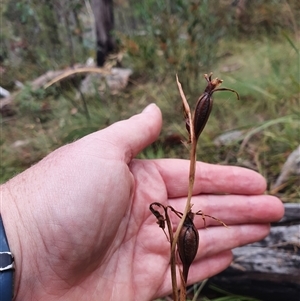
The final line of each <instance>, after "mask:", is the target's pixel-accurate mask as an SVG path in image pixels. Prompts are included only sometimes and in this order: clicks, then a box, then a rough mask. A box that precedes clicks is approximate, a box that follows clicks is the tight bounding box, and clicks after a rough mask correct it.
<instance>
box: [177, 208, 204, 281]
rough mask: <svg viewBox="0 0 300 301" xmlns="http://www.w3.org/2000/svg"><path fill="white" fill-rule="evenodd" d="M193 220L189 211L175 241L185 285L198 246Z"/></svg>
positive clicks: (192, 215) (192, 214) (197, 236)
mask: <svg viewBox="0 0 300 301" xmlns="http://www.w3.org/2000/svg"><path fill="white" fill-rule="evenodd" d="M193 219H194V213H193V212H192V211H190V212H189V213H188V215H187V217H186V218H185V220H184V223H183V226H182V229H181V231H180V234H179V237H178V241H177V249H178V253H179V257H180V259H181V262H182V266H183V278H184V281H185V283H186V282H187V277H188V273H189V269H190V266H191V264H192V262H193V261H194V259H195V256H196V254H197V251H198V246H199V234H198V230H197V229H196V227H195V225H194V222H193Z"/></svg>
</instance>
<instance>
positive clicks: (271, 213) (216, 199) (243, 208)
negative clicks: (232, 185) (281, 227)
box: [170, 195, 284, 228]
mask: <svg viewBox="0 0 300 301" xmlns="http://www.w3.org/2000/svg"><path fill="white" fill-rule="evenodd" d="M185 203H186V198H178V199H172V200H171V201H170V205H171V206H172V207H174V208H176V209H177V210H178V211H183V209H184V207H185ZM192 203H193V208H192V210H193V212H197V211H199V210H201V211H202V212H203V214H207V215H211V216H213V217H215V218H218V219H220V220H222V221H223V222H224V223H225V224H226V225H228V226H230V225H238V224H247V223H271V222H275V221H278V220H280V219H281V218H282V216H283V215H284V206H283V204H282V202H281V200H280V199H278V198H277V197H274V196H269V195H252V196H249V195H248V196H247V195H200V196H199V195H198V196H194V197H193V198H192ZM172 221H174V223H175V224H176V225H177V224H178V223H179V219H176V218H172ZM194 223H195V225H196V227H197V228H200V227H203V221H202V218H201V215H199V216H196V217H195V218H194ZM205 223H206V226H209V225H220V223H218V222H216V221H215V220H213V219H211V218H209V217H207V218H205Z"/></svg>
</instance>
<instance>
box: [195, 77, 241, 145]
mask: <svg viewBox="0 0 300 301" xmlns="http://www.w3.org/2000/svg"><path fill="white" fill-rule="evenodd" d="M211 76H212V73H211V74H210V75H209V76H208V75H207V74H205V75H204V77H205V79H206V81H207V86H206V88H205V90H204V93H203V94H202V95H201V96H200V97H199V99H198V101H197V103H196V107H195V112H194V116H193V122H194V130H195V137H196V141H197V140H198V138H199V136H200V134H201V133H202V131H203V129H204V127H205V125H206V123H207V120H208V117H209V115H210V112H211V109H212V105H213V99H212V95H213V93H214V92H216V91H231V92H234V93H235V94H236V95H237V98H238V99H239V95H238V93H237V92H236V91H234V90H232V89H228V88H217V87H218V86H219V85H220V84H221V83H222V82H223V81H222V80H221V79H218V78H215V79H211Z"/></svg>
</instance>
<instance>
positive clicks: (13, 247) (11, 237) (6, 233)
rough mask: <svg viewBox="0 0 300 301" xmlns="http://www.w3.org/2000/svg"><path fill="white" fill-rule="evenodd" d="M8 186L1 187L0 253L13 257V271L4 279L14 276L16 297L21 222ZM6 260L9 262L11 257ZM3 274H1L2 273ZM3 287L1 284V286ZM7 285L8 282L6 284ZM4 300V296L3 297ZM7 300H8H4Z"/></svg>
mask: <svg viewBox="0 0 300 301" xmlns="http://www.w3.org/2000/svg"><path fill="white" fill-rule="evenodd" d="M5 186H6V185H5V184H4V185H1V187H0V193H1V207H0V209H1V211H0V219H1V221H0V228H1V227H2V230H1V229H0V252H3V251H4V252H6V251H7V252H10V253H11V254H12V255H13V260H14V262H13V270H12V269H7V270H6V271H5V272H4V273H5V274H4V273H3V274H2V277H7V275H9V277H11V276H12V275H13V278H12V280H13V282H12V284H13V285H12V286H11V288H12V289H13V292H12V295H14V296H15V295H16V292H17V290H18V284H19V275H20V270H21V260H20V258H21V249H22V248H21V246H20V239H19V236H18V230H17V228H18V225H17V221H18V222H20V219H19V216H18V211H17V210H15V209H16V208H15V207H14V201H13V199H12V197H11V195H10V193H9V191H8V189H6V187H5ZM7 256H8V257H7V258H6V260H9V255H7ZM0 273H1V272H0ZM0 285H1V284H0ZM5 285H7V282H6V284H5ZM2 290H3V287H1V288H0V293H1V294H2ZM1 300H2V295H1ZM4 300H6V299H4Z"/></svg>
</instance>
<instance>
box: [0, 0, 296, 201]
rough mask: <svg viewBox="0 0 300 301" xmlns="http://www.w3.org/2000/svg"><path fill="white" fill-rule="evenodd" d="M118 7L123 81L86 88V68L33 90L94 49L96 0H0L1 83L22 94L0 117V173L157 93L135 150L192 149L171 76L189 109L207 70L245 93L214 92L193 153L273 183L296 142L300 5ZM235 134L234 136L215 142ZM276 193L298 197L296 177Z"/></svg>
mask: <svg viewBox="0 0 300 301" xmlns="http://www.w3.org/2000/svg"><path fill="white" fill-rule="evenodd" d="M114 16H115V31H114V37H115V39H116V41H117V44H118V51H117V56H118V58H121V62H119V63H121V65H122V66H123V67H126V68H131V69H132V70H133V76H132V77H131V79H130V83H129V85H128V86H127V87H126V88H125V89H124V90H122V91H118V92H112V91H109V89H108V88H107V86H106V85H105V83H99V85H96V86H95V89H93V91H90V92H91V93H90V94H88V95H82V93H81V92H80V85H79V83H80V81H81V79H82V76H77V77H74V78H72V80H70V81H68V82H63V83H60V84H56V85H54V86H51V87H50V88H48V89H43V88H40V89H37V90H36V89H33V88H32V86H31V85H30V82H31V81H32V80H34V79H35V78H36V77H38V76H40V75H42V74H44V73H45V72H47V71H49V70H58V69H63V68H66V67H69V66H73V65H74V64H78V63H81V64H85V62H86V61H87V59H88V58H89V57H95V48H96V47H95V43H96V42H95V34H94V20H93V14H92V11H91V5H90V2H89V1H88V0H86V1H77V0H72V1H66V0H60V1H58V0H54V1H48V0H42V1H36V0H27V1H15V0H14V1H13V0H3V1H2V5H1V33H0V41H1V49H0V57H1V70H0V72H1V79H0V86H2V87H3V88H5V89H7V90H9V91H11V92H12V93H14V91H15V93H17V95H16V97H15V99H14V104H15V113H16V114H14V115H13V116H2V118H1V137H0V146H1V182H4V181H6V180H7V179H9V178H11V177H12V176H14V175H15V174H17V173H18V172H20V171H22V170H24V169H26V168H28V167H29V166H30V165H32V164H34V163H36V162H37V161H39V160H40V159H41V158H43V157H44V156H45V155H46V154H47V153H49V152H51V151H52V150H54V149H55V148H57V147H59V146H60V145H63V144H65V143H69V142H72V141H74V140H76V139H78V138H80V137H82V136H84V135H86V134H88V133H90V132H92V131H95V130H98V129H102V128H104V127H106V126H108V125H110V124H111V123H113V122H116V121H118V120H121V119H124V118H127V117H129V116H131V115H133V114H135V113H137V112H140V111H141V110H142V109H143V108H144V107H145V106H146V105H147V104H149V103H151V102H155V103H156V104H157V105H158V106H159V107H160V108H161V110H162V112H163V118H164V125H163V129H162V133H161V135H160V137H159V139H158V141H157V142H155V143H154V144H153V145H151V146H149V147H148V148H147V149H146V150H145V151H144V152H143V153H142V154H140V157H141V158H159V157H179V158H188V151H187V149H186V147H185V146H184V145H183V144H182V142H181V141H182V140H185V139H186V137H187V134H186V132H185V126H184V122H183V116H182V110H181V101H180V97H179V94H178V91H177V87H176V83H175V74H176V73H178V76H179V79H180V81H181V82H182V84H183V88H184V91H185V93H186V96H187V98H188V100H189V102H190V104H191V106H192V107H193V104H195V103H196V100H197V98H198V97H199V95H200V94H201V93H202V91H203V89H204V87H205V84H206V83H205V80H204V79H203V74H204V73H209V72H210V71H213V72H214V75H215V76H218V77H219V78H222V79H223V80H224V87H225V86H226V87H228V88H232V89H235V90H237V91H238V92H239V94H240V96H241V100H239V101H238V100H236V99H235V97H234V95H233V94H231V93H227V92H224V93H216V94H215V95H214V108H213V111H212V114H211V117H210V120H209V122H208V125H207V126H206V128H205V130H204V132H203V135H202V136H201V138H200V147H199V156H198V158H199V160H202V161H206V162H212V163H218V164H232V165H239V166H243V167H247V168H251V169H254V170H256V171H258V172H260V173H262V174H263V175H264V176H265V177H266V178H267V181H268V189H269V192H272V185H273V184H274V182H275V180H276V178H277V177H278V175H279V173H280V170H281V167H282V165H283V163H284V162H285V160H286V159H287V157H288V155H289V154H290V153H291V152H292V151H293V150H294V149H295V148H296V147H297V146H298V145H299V137H300V124H299V123H300V120H299V113H300V112H299V111H300V103H299V95H300V93H299V90H300V87H299V77H300V53H299V38H300V32H299V22H300V21H299V20H300V2H299V1H298V0H288V1H279V0H256V1H249V0H234V1H229V0H220V1H216V0H210V1H208V0H194V1H185V0H174V1H170V0H145V1H133V0H116V1H114ZM113 63H114V57H113V56H112V59H111V64H113ZM18 83H22V84H23V85H24V87H23V88H22V90H21V91H19V90H18ZM100 84H101V85H100ZM18 91H19V92H18ZM232 131H235V133H239V134H240V135H239V136H238V138H236V139H228V141H227V142H226V143H223V142H221V143H220V139H219V140H218V139H217V140H216V138H218V137H220V135H222V134H224V133H231V132H232ZM229 137H230V135H229ZM245 139H247V141H245ZM272 193H276V194H277V195H279V196H280V197H281V198H282V200H283V201H290V202H291V201H292V202H295V201H299V199H300V188H299V179H298V178H297V177H296V176H295V177H290V179H289V180H288V182H287V183H285V185H284V187H283V188H282V189H281V190H280V191H275V192H274V191H273V192H272Z"/></svg>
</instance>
